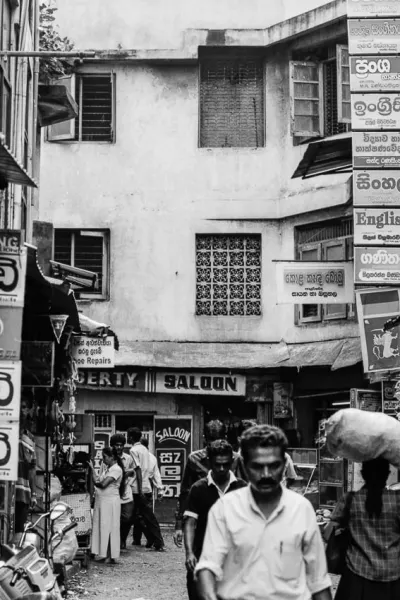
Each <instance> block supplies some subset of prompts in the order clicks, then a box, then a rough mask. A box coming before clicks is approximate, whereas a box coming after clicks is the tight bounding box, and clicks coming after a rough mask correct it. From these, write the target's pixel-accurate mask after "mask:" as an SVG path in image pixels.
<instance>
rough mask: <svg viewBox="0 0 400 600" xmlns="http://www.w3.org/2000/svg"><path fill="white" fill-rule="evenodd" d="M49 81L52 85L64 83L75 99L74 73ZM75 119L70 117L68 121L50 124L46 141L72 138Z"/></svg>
mask: <svg viewBox="0 0 400 600" xmlns="http://www.w3.org/2000/svg"><path fill="white" fill-rule="evenodd" d="M51 83H52V85H64V86H65V87H66V88H67V89H68V91H69V93H70V94H71V96H72V97H73V99H74V100H75V75H69V76H68V77H61V79H57V80H55V81H52V82H51ZM75 121H76V119H70V120H69V121H63V122H62V123H56V124H55V125H50V126H49V127H48V128H47V141H48V142H60V141H63V140H74V139H75Z"/></svg>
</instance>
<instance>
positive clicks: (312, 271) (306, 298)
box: [276, 261, 354, 304]
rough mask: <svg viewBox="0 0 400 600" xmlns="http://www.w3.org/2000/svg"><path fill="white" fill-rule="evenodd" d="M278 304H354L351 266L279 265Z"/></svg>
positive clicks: (322, 264)
mask: <svg viewBox="0 0 400 600" xmlns="http://www.w3.org/2000/svg"><path fill="white" fill-rule="evenodd" d="M276 282H277V286H276V287H277V304H346V303H351V302H354V282H353V264H352V263H350V262H289V261H288V262H285V261H281V262H277V263H276Z"/></svg>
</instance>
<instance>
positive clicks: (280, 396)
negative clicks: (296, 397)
mask: <svg viewBox="0 0 400 600" xmlns="http://www.w3.org/2000/svg"><path fill="white" fill-rule="evenodd" d="M292 397H293V383H287V382H283V381H278V382H274V384H273V409H274V419H291V417H292V416H293V400H292Z"/></svg>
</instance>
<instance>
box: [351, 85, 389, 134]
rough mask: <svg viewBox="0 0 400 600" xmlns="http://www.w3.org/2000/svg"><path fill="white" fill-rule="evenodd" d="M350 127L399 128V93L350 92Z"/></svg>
mask: <svg viewBox="0 0 400 600" xmlns="http://www.w3.org/2000/svg"><path fill="white" fill-rule="evenodd" d="M351 126H352V129H354V130H356V129H360V130H362V131H375V130H381V129H400V94H385V93H381V94H352V95H351Z"/></svg>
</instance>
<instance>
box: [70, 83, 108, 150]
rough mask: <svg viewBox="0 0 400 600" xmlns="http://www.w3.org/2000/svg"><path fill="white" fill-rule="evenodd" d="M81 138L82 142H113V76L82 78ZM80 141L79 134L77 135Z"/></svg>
mask: <svg viewBox="0 0 400 600" xmlns="http://www.w3.org/2000/svg"><path fill="white" fill-rule="evenodd" d="M80 88H81V91H80V99H79V104H80V106H79V109H80V129H81V131H80V136H79V139H80V140H81V141H82V142H110V141H111V140H112V76H110V75H81V76H80ZM76 138H77V139H78V132H77V135H76Z"/></svg>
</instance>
